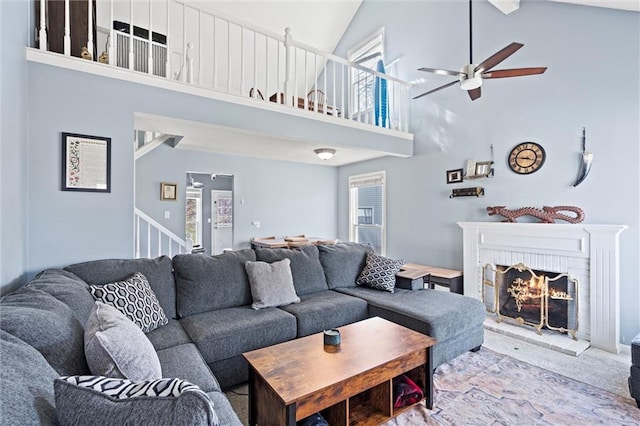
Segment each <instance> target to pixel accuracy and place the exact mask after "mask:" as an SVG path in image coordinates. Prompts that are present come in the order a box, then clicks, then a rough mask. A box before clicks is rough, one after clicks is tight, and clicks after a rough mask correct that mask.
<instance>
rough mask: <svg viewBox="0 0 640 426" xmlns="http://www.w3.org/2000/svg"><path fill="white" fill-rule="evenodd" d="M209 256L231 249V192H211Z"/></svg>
mask: <svg viewBox="0 0 640 426" xmlns="http://www.w3.org/2000/svg"><path fill="white" fill-rule="evenodd" d="M211 219H212V221H211V254H214V255H215V254H220V253H222V252H223V251H224V250H225V249H228V250H232V249H233V191H220V190H213V191H211Z"/></svg>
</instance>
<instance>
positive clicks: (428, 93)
mask: <svg viewBox="0 0 640 426" xmlns="http://www.w3.org/2000/svg"><path fill="white" fill-rule="evenodd" d="M459 82H460V81H459V80H454V81H452V82H451V83H447V84H445V85H444V86H440V87H436V88H435V89H433V90H429V91H428V92H424V93H422V94H420V95H418V96H416V97H415V98H413V99H418V98H421V97H423V96H427V95H430V94H431V93H433V92H437V91H438V90H442V89H446V88H447V87H449V86H453V85H454V84H456V83H459Z"/></svg>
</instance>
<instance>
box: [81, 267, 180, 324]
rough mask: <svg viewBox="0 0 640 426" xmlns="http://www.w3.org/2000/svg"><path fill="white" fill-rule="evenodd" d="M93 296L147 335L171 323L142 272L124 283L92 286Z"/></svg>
mask: <svg viewBox="0 0 640 426" xmlns="http://www.w3.org/2000/svg"><path fill="white" fill-rule="evenodd" d="M91 294H92V295H93V297H95V298H96V300H99V301H101V302H102V303H106V304H108V305H111V306H113V307H114V308H115V309H117V310H118V311H120V312H122V314H124V315H125V316H126V317H127V318H129V319H130V320H131V321H133V322H134V323H135V324H136V325H137V326H138V327H140V329H141V330H142V331H144V332H145V333H148V332H150V331H152V330H155V329H156V328H158V327H160V326H161V325H165V324H166V323H168V322H169V320H168V319H167V316H166V315H165V313H164V310H163V309H162V307H161V306H160V303H158V298H157V297H156V295H155V293H154V292H153V290H152V289H151V286H150V285H149V281H147V278H146V277H145V276H144V275H143V274H141V273H140V272H136V273H135V274H133V275H132V276H130V277H129V278H127V279H126V280H124V281H118V282H115V283H109V284H104V285H92V286H91Z"/></svg>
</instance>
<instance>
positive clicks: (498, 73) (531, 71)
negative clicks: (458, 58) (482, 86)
mask: <svg viewBox="0 0 640 426" xmlns="http://www.w3.org/2000/svg"><path fill="white" fill-rule="evenodd" d="M546 70H547V67H536V68H513V69H510V70H495V71H488V72H485V73H483V74H482V78H505V77H522V76H525V75H535V74H542V73H544V72H545V71H546Z"/></svg>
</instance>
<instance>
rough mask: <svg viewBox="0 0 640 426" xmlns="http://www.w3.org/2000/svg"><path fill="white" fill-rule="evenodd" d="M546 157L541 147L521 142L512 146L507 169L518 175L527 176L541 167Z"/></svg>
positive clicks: (533, 143) (532, 143)
mask: <svg viewBox="0 0 640 426" xmlns="http://www.w3.org/2000/svg"><path fill="white" fill-rule="evenodd" d="M546 156H547V154H546V153H545V152H544V148H543V147H542V146H541V145H539V144H537V143H535V142H523V143H520V144H518V145H516V146H514V147H513V149H512V150H511V152H510V153H509V167H510V168H511V170H513V171H514V172H516V173H518V174H521V175H528V174H531V173H533V172H535V171H538V169H540V167H542V165H543V164H544V160H545V159H546Z"/></svg>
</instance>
